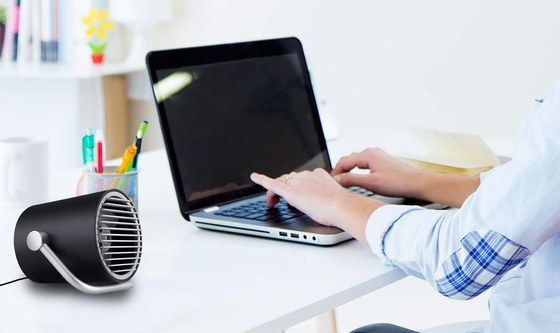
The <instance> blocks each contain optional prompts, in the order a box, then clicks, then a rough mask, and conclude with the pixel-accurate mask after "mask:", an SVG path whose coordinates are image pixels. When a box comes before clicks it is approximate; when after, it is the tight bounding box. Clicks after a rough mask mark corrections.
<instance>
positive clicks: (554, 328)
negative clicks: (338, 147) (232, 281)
mask: <svg viewBox="0 0 560 333" xmlns="http://www.w3.org/2000/svg"><path fill="white" fill-rule="evenodd" d="M535 103H536V106H535V108H534V109H533V111H532V112H531V113H530V114H529V115H528V116H527V118H526V119H525V120H524V123H523V125H522V128H521V130H520V132H519V133H518V137H517V140H516V149H515V151H514V154H513V158H512V160H511V161H510V162H508V163H506V164H503V165H501V166H499V167H497V168H495V169H493V170H491V171H488V172H486V173H483V174H481V175H480V177H471V176H458V175H445V174H436V173H430V172H426V171H421V170H418V169H415V168H413V167H411V166H409V165H408V164H406V163H405V162H402V161H400V160H399V159H397V158H395V157H393V156H391V155H389V154H387V153H386V152H384V151H383V150H381V149H379V148H370V149H366V150H365V151H363V152H360V153H355V154H352V155H350V156H347V157H344V158H342V159H341V160H340V161H339V162H338V164H337V165H336V167H335V168H334V169H333V171H332V172H331V173H330V174H329V173H328V172H326V171H325V170H322V169H316V170H313V171H303V172H299V173H297V174H291V176H290V177H288V176H286V175H284V176H282V177H279V178H277V179H272V178H269V177H267V176H266V175H261V174H257V173H253V174H251V179H252V180H253V181H254V182H255V183H257V184H260V185H262V186H263V187H265V188H266V189H268V192H267V198H266V199H267V205H268V206H269V207H271V206H274V205H275V204H276V203H277V202H278V201H279V197H283V198H284V199H285V200H286V201H287V202H288V203H289V204H291V205H293V206H295V207H296V208H298V209H299V210H301V211H302V212H304V213H306V214H308V215H309V216H310V217H311V218H313V219H314V220H315V221H317V222H319V223H322V224H325V225H332V226H337V227H339V228H341V229H343V230H345V231H346V232H348V233H349V234H351V235H352V236H353V237H354V238H356V239H358V240H360V241H363V242H367V243H368V244H369V246H370V247H371V249H372V251H373V253H374V254H376V255H377V256H378V257H379V258H380V259H381V260H382V261H383V262H384V263H385V264H387V265H392V266H396V267H398V268H400V269H402V270H403V271H405V272H406V273H408V274H410V275H413V276H416V277H419V278H422V279H424V280H426V281H427V282H428V283H429V284H430V285H431V286H432V287H433V288H434V289H435V290H437V291H438V292H439V293H441V294H442V295H444V296H446V297H449V298H453V299H461V300H468V299H471V298H473V297H476V296H478V295H480V294H482V293H483V292H485V291H487V290H489V289H492V294H491V297H490V301H489V302H490V313H491V319H490V321H489V322H488V324H487V325H486V327H483V328H481V329H480V330H481V331H485V332H534V331H538V332H558V331H560V316H558V309H560V255H559V253H560V235H559V234H558V232H559V231H560V205H559V204H558V202H560V136H559V135H558V133H560V84H556V85H555V86H554V88H553V89H552V90H551V91H550V92H549V93H548V94H547V95H546V97H545V98H544V99H543V100H537V101H536V102H535ZM354 168H360V169H368V170H369V174H355V173H351V170H353V169H354ZM350 186H360V187H363V188H365V189H367V190H370V191H372V192H375V193H378V194H381V195H386V196H398V197H410V198H418V199H422V200H426V201H431V202H437V203H443V204H447V205H449V206H451V207H456V208H457V209H454V210H430V209H425V208H422V207H418V206H406V205H389V204H385V203H383V202H381V201H378V200H375V199H371V198H365V197H361V196H357V195H355V194H352V193H348V191H346V190H345V187H350ZM386 328H387V327H386ZM395 328H396V329H397V330H394V332H401V331H402V332H410V330H406V329H402V328H397V327H396V326H392V329H395ZM376 329H379V326H371V327H364V328H360V329H358V330H356V331H355V332H380V331H383V330H382V329H383V328H381V330H376Z"/></svg>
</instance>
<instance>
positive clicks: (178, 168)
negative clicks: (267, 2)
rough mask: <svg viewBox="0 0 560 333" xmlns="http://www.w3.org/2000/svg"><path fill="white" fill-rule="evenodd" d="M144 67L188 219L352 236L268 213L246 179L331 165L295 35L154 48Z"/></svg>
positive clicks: (324, 241)
mask: <svg viewBox="0 0 560 333" xmlns="http://www.w3.org/2000/svg"><path fill="white" fill-rule="evenodd" d="M146 63H147V67H148V73H149V77H150V80H151V85H152V88H153V93H154V98H155V101H156V106H157V111H158V116H159V121H160V125H161V129H162V132H163V138H164V142H165V147H166V150H167V155H168V158H169V162H170V166H171V172H172V176H173V182H174V185H175V191H176V194H177V199H178V202H179V207H180V210H181V214H182V215H183V217H184V218H185V219H186V220H188V221H191V222H192V223H194V225H196V226H197V227H199V228H202V229H212V230H219V231H224V232H230V233H237V234H245V235H252V236H259V237H266V238H273V239H281V240H286V241H292V242H300V243H307V244H314V245H333V244H337V243H340V242H343V241H345V240H348V239H350V238H351V236H350V235H348V234H347V233H345V232H344V231H343V230H341V229H339V228H335V227H327V226H323V225H321V224H319V223H317V222H315V221H313V220H312V219H311V218H309V217H308V216H306V215H305V214H303V213H302V212H300V211H298V210H297V209H295V208H293V207H291V206H289V205H288V204H287V203H286V202H285V201H283V200H281V201H280V203H279V204H278V205H277V206H276V207H274V208H271V209H267V207H266V206H265V200H264V198H265V197H264V194H265V193H266V192H265V190H264V189H263V188H262V187H260V186H258V185H256V184H254V183H253V182H252V181H251V180H250V179H249V175H250V174H251V172H253V171H255V172H259V173H262V174H265V175H268V176H272V177H278V176H280V175H283V174H287V173H290V172H292V171H302V170H312V169H315V168H324V169H326V170H327V171H331V169H332V166H331V162H330V159H329V153H328V150H327V144H326V141H325V137H324V135H323V129H322V127H321V121H320V118H319V111H318V109H317V103H316V101H315V97H314V94H313V89H312V87H311V80H310V77H309V72H308V69H307V65H306V62H305V57H304V53H303V48H302V45H301V43H300V41H299V40H298V39H297V38H293V37H292V38H282V39H272V40H264V41H253V42H244V43H236V44H224V45H212V46H203V47H194V48H183V49H172V50H161V51H153V52H150V53H149V54H148V55H147V56H146ZM349 190H351V191H354V192H357V193H360V194H362V195H365V196H374V194H373V193H371V192H369V191H366V190H364V189H360V188H351V189H349ZM383 199H384V200H390V201H391V202H392V203H402V202H403V201H402V200H403V199H398V198H383Z"/></svg>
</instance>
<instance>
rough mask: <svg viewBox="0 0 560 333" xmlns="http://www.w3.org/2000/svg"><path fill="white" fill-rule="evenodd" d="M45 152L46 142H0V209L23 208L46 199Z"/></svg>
mask: <svg viewBox="0 0 560 333" xmlns="http://www.w3.org/2000/svg"><path fill="white" fill-rule="evenodd" d="M47 150H48V144H47V142H46V141H38V140H34V139H31V138H7V139H0V207H3V208H22V207H27V206H30V205H33V204H37V203H41V202H45V201H46V200H47V195H48V151H47Z"/></svg>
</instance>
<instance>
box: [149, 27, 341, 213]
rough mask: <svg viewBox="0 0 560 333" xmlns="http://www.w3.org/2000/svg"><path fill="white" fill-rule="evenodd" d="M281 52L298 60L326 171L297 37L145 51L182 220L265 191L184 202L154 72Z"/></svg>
mask: <svg viewBox="0 0 560 333" xmlns="http://www.w3.org/2000/svg"><path fill="white" fill-rule="evenodd" d="M284 54H297V56H298V58H299V62H300V65H301V70H302V71H301V72H302V73H303V79H304V83H305V87H306V90H307V96H308V99H309V106H310V107H311V112H312V113H313V115H312V116H313V122H314V125H315V131H316V133H317V135H318V136H319V144H320V147H321V150H322V151H324V152H325V159H326V161H325V164H326V166H327V168H328V171H330V169H332V166H331V162H330V158H329V154H328V150H327V143H326V140H325V136H324V133H323V127H322V126H321V119H320V117H319V110H318V108H317V102H316V100H315V95H314V93H313V87H312V85H311V78H310V75H309V70H308V68H307V63H306V61H305V56H304V53H303V47H302V45H301V42H300V41H299V40H298V39H297V38H295V37H288V38H280V39H271V40H262V41H252V42H242V43H234V44H222V45H212V46H201V47H192V48H182V49H170V50H158V51H152V52H149V53H148V54H147V55H146V66H147V70H148V76H149V79H150V84H151V87H152V93H153V96H154V101H155V103H156V108H157V113H158V118H159V122H160V126H161V130H162V134H163V140H164V143H165V148H166V151H167V156H168V158H169V164H170V167H171V173H172V177H173V183H174V185H175V193H176V195H177V200H178V202H179V208H180V210H181V214H182V215H183V217H184V218H185V219H187V220H189V214H192V213H194V212H196V211H199V210H202V209H205V208H208V207H211V206H216V205H223V204H226V203H228V202H232V201H237V200H240V199H243V198H248V197H252V196H255V195H260V194H263V193H264V192H265V190H264V189H263V188H262V187H251V188H248V189H241V190H235V191H232V192H227V193H221V194H218V195H213V196H211V197H207V198H202V199H198V200H194V201H190V202H189V201H187V198H186V197H185V191H184V188H183V184H182V181H181V176H180V174H179V172H180V169H179V166H178V163H177V158H176V155H175V151H174V150H173V142H172V140H173V138H172V137H171V134H170V130H169V126H168V121H167V118H166V112H165V107H164V104H163V103H158V102H157V100H156V96H155V92H154V89H153V84H154V83H156V82H158V80H159V79H161V78H158V77H157V75H156V73H157V71H160V70H165V69H172V68H181V67H186V66H193V65H203V64H211V63H218V62H227V61H234V60H242V59H249V58H258V57H268V56H275V55H284ZM247 177H249V175H247Z"/></svg>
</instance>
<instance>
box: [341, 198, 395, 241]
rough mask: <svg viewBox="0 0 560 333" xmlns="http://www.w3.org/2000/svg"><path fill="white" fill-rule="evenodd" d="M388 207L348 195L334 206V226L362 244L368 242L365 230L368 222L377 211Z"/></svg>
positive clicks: (380, 202) (375, 201)
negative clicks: (382, 207)
mask: <svg viewBox="0 0 560 333" xmlns="http://www.w3.org/2000/svg"><path fill="white" fill-rule="evenodd" d="M384 205H386V204H385V203H384V202H382V201H379V200H372V199H368V198H366V197H363V196H359V195H355V194H348V195H345V196H342V197H341V198H340V199H339V200H338V201H337V202H336V203H335V204H334V205H333V207H332V208H333V209H334V213H333V225H335V226H336V227H339V228H341V229H343V230H344V231H346V232H347V233H349V234H350V235H352V237H354V238H356V239H357V240H359V241H361V242H365V241H366V236H365V230H366V225H367V223H368V220H369V218H370V216H371V214H373V212H374V211H375V210H377V209H378V208H379V207H381V206H384Z"/></svg>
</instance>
